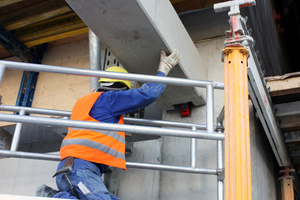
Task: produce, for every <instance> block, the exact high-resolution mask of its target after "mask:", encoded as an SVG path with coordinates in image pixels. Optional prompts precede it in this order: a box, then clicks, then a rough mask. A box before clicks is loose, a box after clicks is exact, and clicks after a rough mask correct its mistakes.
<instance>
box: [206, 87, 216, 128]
mask: <svg viewBox="0 0 300 200" xmlns="http://www.w3.org/2000/svg"><path fill="white" fill-rule="evenodd" d="M206 124H207V132H210V133H212V132H214V86H213V85H212V84H208V85H207V86H206Z"/></svg>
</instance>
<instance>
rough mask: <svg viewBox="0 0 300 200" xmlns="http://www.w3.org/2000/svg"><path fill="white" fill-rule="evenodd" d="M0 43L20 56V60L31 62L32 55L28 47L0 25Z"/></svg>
mask: <svg viewBox="0 0 300 200" xmlns="http://www.w3.org/2000/svg"><path fill="white" fill-rule="evenodd" d="M0 44H1V45H2V46H3V47H4V48H5V49H6V50H7V51H9V52H10V53H11V54H13V55H14V56H17V57H19V58H21V60H22V61H25V62H32V59H33V55H32V54H31V52H30V51H29V48H28V47H27V46H26V45H24V44H23V43H22V42H20V41H19V40H18V39H17V38H16V37H15V36H14V35H13V34H11V33H10V32H9V31H7V30H6V29H5V28H3V27H2V26H0Z"/></svg>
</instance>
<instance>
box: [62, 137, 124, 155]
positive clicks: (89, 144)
mask: <svg viewBox="0 0 300 200" xmlns="http://www.w3.org/2000/svg"><path fill="white" fill-rule="evenodd" d="M116 134H117V133H116ZM72 144H78V145H83V146H87V147H91V148H93V149H97V150H99V151H102V152H104V153H106V154H109V155H111V156H114V157H116V158H121V159H125V155H124V154H123V153H121V152H118V151H116V150H114V149H111V148H110V147H108V146H106V145H103V144H100V143H98V142H94V141H92V140H88V139H66V140H64V141H63V143H62V145H61V147H64V146H67V145H72Z"/></svg>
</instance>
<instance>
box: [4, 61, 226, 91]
mask: <svg viewBox="0 0 300 200" xmlns="http://www.w3.org/2000/svg"><path fill="white" fill-rule="evenodd" d="M0 64H1V65H4V66H5V67H6V68H10V69H18V70H27V71H37V72H50V73H58V74H70V75H79V76H89V77H97V78H101V77H104V78H113V79H122V80H133V81H138V82H152V83H162V84H167V85H178V86H187V87H206V85H209V84H214V83H215V85H216V86H215V88H216V89H224V86H223V85H220V84H217V83H216V82H213V81H201V80H191V79H183V78H171V77H159V76H149V75H142V74H130V73H117V72H105V71H98V70H89V69H78V68H71V67H61V66H53V65H42V64H32V63H21V62H11V61H0ZM1 71H4V69H1V70H0V72H1ZM0 75H1V74H0Z"/></svg>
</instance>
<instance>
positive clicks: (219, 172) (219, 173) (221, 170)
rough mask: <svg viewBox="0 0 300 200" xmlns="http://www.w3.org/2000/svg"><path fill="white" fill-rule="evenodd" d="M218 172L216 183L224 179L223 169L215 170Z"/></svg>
mask: <svg viewBox="0 0 300 200" xmlns="http://www.w3.org/2000/svg"><path fill="white" fill-rule="evenodd" d="M217 171H218V177H217V179H218V181H224V177H225V168H222V169H217Z"/></svg>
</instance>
